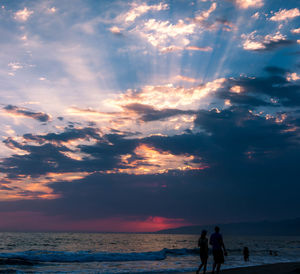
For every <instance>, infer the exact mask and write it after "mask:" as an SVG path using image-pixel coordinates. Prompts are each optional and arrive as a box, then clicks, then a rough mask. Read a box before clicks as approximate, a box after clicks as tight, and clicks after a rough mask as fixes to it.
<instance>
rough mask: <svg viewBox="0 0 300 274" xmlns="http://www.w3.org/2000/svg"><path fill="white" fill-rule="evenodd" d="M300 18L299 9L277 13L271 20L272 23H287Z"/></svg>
mask: <svg viewBox="0 0 300 274" xmlns="http://www.w3.org/2000/svg"><path fill="white" fill-rule="evenodd" d="M298 16H300V11H299V9H298V8H294V9H290V10H287V9H283V10H279V11H278V12H275V14H274V15H273V16H272V17H271V18H270V20H271V21H287V20H290V19H293V18H295V17H298Z"/></svg>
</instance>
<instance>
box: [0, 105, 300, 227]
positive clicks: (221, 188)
mask: <svg viewBox="0 0 300 274" xmlns="http://www.w3.org/2000/svg"><path fill="white" fill-rule="evenodd" d="M280 115H286V118H285V120H282V121H278V119H277V118H278V117H279V116H280ZM297 115H298V116H297ZM278 117H276V116H275V117H269V118H266V117H264V116H263V115H260V114H258V113H254V112H249V110H248V108H247V107H246V106H240V107H231V108H229V109H224V110H200V111H198V112H197V119H196V120H195V126H196V127H197V128H198V129H199V132H198V133H192V132H190V133H185V134H180V135H174V136H151V137H148V138H139V139H134V138H128V136H126V135H121V134H107V135H104V136H103V139H99V140H98V141H97V143H96V144H91V145H79V146H78V149H80V151H81V152H84V153H86V154H88V155H90V156H91V158H85V159H83V160H82V161H74V160H72V159H69V158H67V157H65V156H63V155H61V154H60V150H61V149H66V148H63V147H56V146H51V145H50V144H43V145H41V146H37V147H34V148H33V147H31V146H23V147H22V146H21V145H20V144H18V143H16V144H15V145H18V146H19V147H20V148H23V149H26V151H28V152H29V154H28V155H22V156H13V157H11V158H8V159H5V160H4V165H5V166H6V168H7V169H6V172H8V173H10V174H11V175H12V174H13V173H14V174H26V173H31V174H32V173H33V174H34V172H36V173H39V174H41V173H45V172H49V171H53V172H60V171H71V170H72V171H79V170H80V171H83V170H85V171H91V172H92V171H93V173H92V174H91V175H89V176H87V177H86V178H83V179H79V180H76V181H73V182H72V183H67V182H63V181H62V182H56V183H52V184H51V185H50V187H51V188H52V189H53V190H54V193H55V194H60V195H61V198H59V199H55V200H53V201H42V200H35V201H34V200H33V201H19V202H17V203H16V202H14V206H13V208H14V209H15V207H17V205H18V204H19V206H21V205H22V208H23V209H27V210H40V211H42V212H43V213H45V214H49V215H55V214H57V212H60V214H63V215H64V216H65V217H66V218H69V219H74V220H77V219H81V220H82V219H95V218H106V217H112V216H125V217H126V216H139V217H138V218H146V217H147V216H163V217H167V218H185V219H186V220H188V221H191V222H195V223H201V222H214V221H216V220H218V221H228V220H249V219H253V220H255V219H261V218H266V217H267V218H284V217H295V216H297V214H298V212H299V210H300V207H299V206H300V205H299V203H298V202H297V201H298V198H297V195H298V193H299V191H300V186H299V184H298V163H299V161H300V146H299V142H300V140H299V136H300V134H299V133H300V131H299V126H300V118H299V114H298V113H297V112H291V111H290V112H285V113H278ZM62 136H64V135H62ZM56 138H57V137H56ZM64 138H65V137H64ZM48 139H49V140H52V139H51V138H49V137H48ZM141 143H144V144H148V145H150V146H153V147H156V148H157V149H158V150H161V151H168V152H170V153H172V154H175V155H181V154H188V155H194V156H195V158H197V159H201V163H205V165H207V166H208V167H209V168H206V169H204V170H199V171H169V172H168V173H164V174H150V175H129V174H105V173H103V172H100V171H106V170H110V169H112V168H116V167H117V168H118V167H121V164H120V161H119V156H120V155H124V154H127V153H131V154H133V155H134V149H135V148H136V147H137V146H138V145H139V144H141ZM133 157H134V156H133ZM49 161H50V162H51V161H55V163H56V165H54V166H53V169H51V164H49ZM122 167H126V165H124V164H123V166H122ZM26 168H27V169H26ZM283 204H284V206H282V205H283ZM1 205H2V206H1V208H2V209H1V210H9V209H10V207H12V205H11V204H9V203H8V202H6V203H1ZM249 216H251V217H249Z"/></svg>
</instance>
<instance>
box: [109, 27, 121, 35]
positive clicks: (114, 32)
mask: <svg viewBox="0 0 300 274" xmlns="http://www.w3.org/2000/svg"><path fill="white" fill-rule="evenodd" d="M109 30H110V32H111V33H113V34H121V32H122V29H121V28H119V27H117V26H113V27H111V28H110V29H109Z"/></svg>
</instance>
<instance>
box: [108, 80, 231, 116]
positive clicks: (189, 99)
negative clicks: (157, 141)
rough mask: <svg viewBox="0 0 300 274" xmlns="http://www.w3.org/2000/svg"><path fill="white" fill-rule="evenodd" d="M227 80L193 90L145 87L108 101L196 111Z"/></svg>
mask: <svg viewBox="0 0 300 274" xmlns="http://www.w3.org/2000/svg"><path fill="white" fill-rule="evenodd" d="M225 82H226V79H224V78H220V79H216V80H214V81H212V82H207V83H205V84H203V85H198V86H195V87H192V88H183V87H174V86H172V85H165V86H145V87H143V88H142V89H141V90H140V91H134V90H127V92H126V93H124V94H121V95H120V96H119V98H116V99H114V100H107V104H109V105H110V106H115V107H117V106H118V105H119V106H126V105H130V104H144V105H150V106H155V107H156V108H157V109H158V110H162V109H165V108H177V109H181V110H185V109H187V108H188V109H196V108H197V107H198V104H200V103H201V100H204V99H205V98H206V97H208V96H209V95H210V94H212V93H214V92H216V91H217V90H218V89H220V88H221V87H222V86H223V84H224V83H225Z"/></svg>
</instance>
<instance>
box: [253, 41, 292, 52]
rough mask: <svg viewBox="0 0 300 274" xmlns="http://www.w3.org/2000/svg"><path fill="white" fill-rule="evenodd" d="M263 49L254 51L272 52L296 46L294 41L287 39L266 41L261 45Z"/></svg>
mask: <svg viewBox="0 0 300 274" xmlns="http://www.w3.org/2000/svg"><path fill="white" fill-rule="evenodd" d="M262 44H263V45H264V46H265V48H263V49H256V50H255V51H272V50H275V49H277V48H281V47H287V46H292V45H295V44H297V42H296V41H295V40H289V39H278V40H276V41H267V42H263V43H262Z"/></svg>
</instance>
